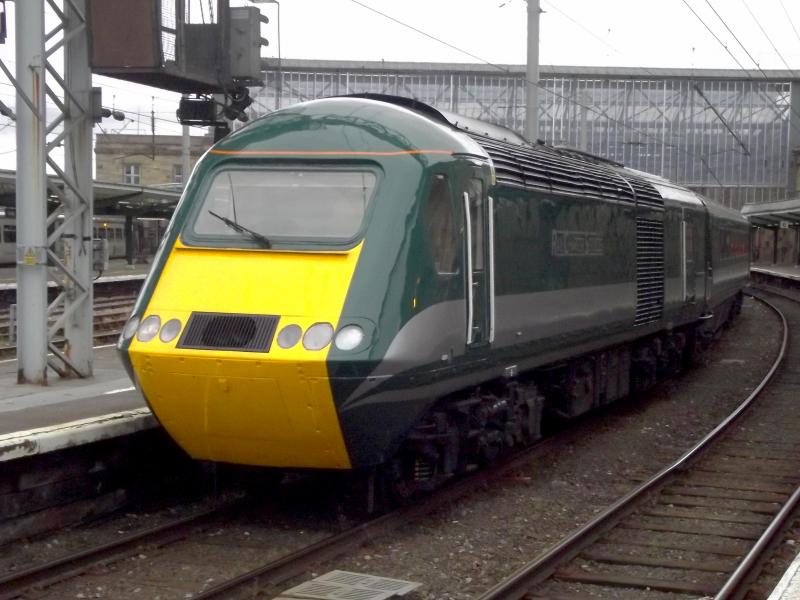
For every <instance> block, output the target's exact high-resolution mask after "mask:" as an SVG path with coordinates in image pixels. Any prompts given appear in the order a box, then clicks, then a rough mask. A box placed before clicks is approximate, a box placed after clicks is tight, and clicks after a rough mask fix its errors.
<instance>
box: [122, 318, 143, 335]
mask: <svg viewBox="0 0 800 600" xmlns="http://www.w3.org/2000/svg"><path fill="white" fill-rule="evenodd" d="M138 328H139V317H131V318H130V319H128V322H127V323H125V327H124V328H123V330H122V339H123V340H129V339H131V338H132V337H133V334H134V333H136V330H137V329H138Z"/></svg>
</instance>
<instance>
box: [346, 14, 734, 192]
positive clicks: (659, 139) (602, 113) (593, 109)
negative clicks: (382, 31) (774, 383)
mask: <svg viewBox="0 0 800 600" xmlns="http://www.w3.org/2000/svg"><path fill="white" fill-rule="evenodd" d="M350 2H352V3H354V4H357V5H359V6H361V7H363V8H365V9H367V10H370V11H372V12H374V13H376V14H378V15H380V16H382V17H384V18H386V19H389V20H390V21H393V22H394V23H397V24H398V25H401V26H403V27H405V28H407V29H411V30H412V31H415V32H417V33H419V34H421V35H423V36H425V37H427V38H429V39H431V40H434V41H435V42H438V43H440V44H443V45H445V46H447V47H448V48H451V49H453V50H455V51H457V52H460V53H461V54H464V55H466V56H469V57H471V58H473V59H475V60H478V61H480V62H482V63H484V64H486V65H489V66H490V67H493V68H495V69H498V70H500V71H503V72H505V73H510V72H511V71H510V69H508V68H507V67H503V66H502V65H497V64H495V63H493V62H491V61H489V60H486V59H485V58H482V57H480V56H478V55H476V54H473V53H472V52H469V51H467V50H464V49H462V48H459V47H458V46H455V45H453V44H451V43H449V42H446V41H444V40H442V39H440V38H438V37H436V36H434V35H431V34H430V33H427V32H425V31H422V30H421V29H418V28H417V27H414V26H413V25H409V24H408V23H405V22H403V21H401V20H400V19H397V18H395V17H392V16H391V15H388V14H386V13H384V12H381V11H379V10H377V9H375V8H373V7H371V6H368V5H367V4H364V3H363V2H361V1H360V0H350ZM524 80H525V81H526V83H529V84H531V85H535V86H537V87H539V88H541V89H543V90H545V91H546V92H547V93H549V94H552V95H553V96H555V97H557V98H559V99H561V100H564V101H565V102H569V103H572V104H575V105H576V106H580V107H581V108H584V109H586V110H588V111H589V112H592V113H594V114H596V115H599V116H601V117H604V118H605V119H607V120H608V121H610V122H611V123H614V124H616V125H619V126H621V127H623V128H625V129H628V130H630V131H633V132H635V133H637V134H639V135H640V136H642V137H645V138H650V139H653V140H655V141H657V142H660V143H661V144H663V145H665V146H669V147H670V148H675V149H676V150H677V151H679V152H681V153H683V154H685V155H686V156H688V157H689V158H692V159H699V160H700V162H701V164H702V165H703V166H704V167H705V169H706V170H707V171H708V173H709V174H710V175H711V177H712V178H713V179H714V180H715V181H716V182H717V183H718V184H719V185H720V186H721V185H722V182H721V181H720V180H719V178H718V177H717V174H716V173H715V172H714V170H713V169H712V168H711V167H710V166H709V165H708V164H707V163H706V161H705V160H704V159H703V158H702V157H697V156H695V155H694V154H693V153H692V152H689V151H688V150H686V149H685V148H682V147H680V146H677V145H675V144H673V143H671V142H669V141H667V140H666V139H665V138H663V137H660V136H657V135H654V134H651V133H647V132H646V131H642V130H640V129H638V128H636V127H633V126H632V125H629V124H628V123H625V122H624V121H622V120H620V119H615V118H614V117H612V116H610V115H609V114H608V113H607V112H606V111H604V110H603V109H601V108H599V107H596V106H590V105H587V104H583V103H582V102H580V101H578V100H575V99H574V98H569V97H568V96H565V95H564V94H560V93H558V92H556V91H555V89H550V88H548V87H547V86H545V85H544V84H543V83H542V82H541V81H530V80H529V79H527V77H525V78H524Z"/></svg>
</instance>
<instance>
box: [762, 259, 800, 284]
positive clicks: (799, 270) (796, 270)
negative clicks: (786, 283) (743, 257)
mask: <svg viewBox="0 0 800 600" xmlns="http://www.w3.org/2000/svg"><path fill="white" fill-rule="evenodd" d="M750 270H751V271H753V272H755V273H762V274H764V275H771V276H773V277H783V278H784V279H791V280H793V281H800V265H794V266H787V265H761V264H757V263H756V264H753V265H751V266H750Z"/></svg>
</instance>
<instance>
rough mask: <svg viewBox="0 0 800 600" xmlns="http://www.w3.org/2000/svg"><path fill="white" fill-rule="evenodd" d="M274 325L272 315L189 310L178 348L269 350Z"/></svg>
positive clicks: (276, 318)
mask: <svg viewBox="0 0 800 600" xmlns="http://www.w3.org/2000/svg"><path fill="white" fill-rule="evenodd" d="M277 325H278V317H277V316H276V315H231V314H225V313H207V312H193V313H192V315H191V316H190V317H189V322H188V323H187V324H186V328H185V329H184V330H183V335H182V336H181V339H180V341H178V348H194V349H199V350H239V351H244V352H269V349H270V346H271V345H272V338H273V336H274V335H275V328H276V327H277Z"/></svg>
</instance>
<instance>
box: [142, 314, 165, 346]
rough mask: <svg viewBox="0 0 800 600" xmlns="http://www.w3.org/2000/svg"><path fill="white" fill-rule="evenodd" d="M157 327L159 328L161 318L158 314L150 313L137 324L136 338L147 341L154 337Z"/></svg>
mask: <svg viewBox="0 0 800 600" xmlns="http://www.w3.org/2000/svg"><path fill="white" fill-rule="evenodd" d="M159 329H161V318H160V317H159V316H158V315H150V316H149V317H147V318H146V319H145V320H144V321H142V324H141V325H139V329H138V330H137V331H136V339H137V340H139V341H140V342H149V341H150V340H152V339H153V338H154V337H156V334H157V333H158V330H159Z"/></svg>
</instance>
